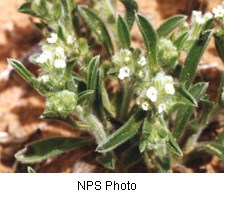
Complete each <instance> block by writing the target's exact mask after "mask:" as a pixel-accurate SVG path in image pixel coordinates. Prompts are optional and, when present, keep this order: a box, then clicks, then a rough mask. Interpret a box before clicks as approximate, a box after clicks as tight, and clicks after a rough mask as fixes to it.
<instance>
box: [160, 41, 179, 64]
mask: <svg viewBox="0 0 225 200" xmlns="http://www.w3.org/2000/svg"><path fill="white" fill-rule="evenodd" d="M158 57H159V65H160V66H161V67H163V68H167V67H174V65H175V64H176V62H177V60H178V51H177V48H176V46H175V45H174V44H173V43H172V42H171V41H170V40H167V39H161V40H160V41H159V51H158Z"/></svg>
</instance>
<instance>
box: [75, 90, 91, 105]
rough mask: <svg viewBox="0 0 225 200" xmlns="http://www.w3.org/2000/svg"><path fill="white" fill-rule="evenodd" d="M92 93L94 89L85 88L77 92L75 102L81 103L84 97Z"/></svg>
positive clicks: (89, 96) (87, 97)
mask: <svg viewBox="0 0 225 200" xmlns="http://www.w3.org/2000/svg"><path fill="white" fill-rule="evenodd" d="M93 94H94V90H85V91H83V92H81V93H79V94H78V99H77V104H79V103H82V102H83V101H85V100H86V99H89V98H91V96H92V95H93Z"/></svg>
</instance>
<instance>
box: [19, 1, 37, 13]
mask: <svg viewBox="0 0 225 200" xmlns="http://www.w3.org/2000/svg"><path fill="white" fill-rule="evenodd" d="M17 10H18V12H21V13H26V14H29V15H33V16H36V14H35V12H34V11H33V10H32V2H29V1H28V2H25V3H23V4H22V5H21V6H20V7H19V8H18V9H17Z"/></svg>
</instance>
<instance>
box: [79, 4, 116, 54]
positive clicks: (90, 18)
mask: <svg viewBox="0 0 225 200" xmlns="http://www.w3.org/2000/svg"><path fill="white" fill-rule="evenodd" d="M79 11H80V14H81V16H82V17H83V19H84V20H85V21H86V23H87V24H88V26H89V27H90V29H91V30H92V31H93V32H94V33H95V35H96V36H97V38H98V40H99V41H100V42H102V44H103V45H104V47H105V49H106V51H107V53H108V54H110V55H111V54H112V53H113V46H112V42H111V39H110V36H109V33H108V31H107V29H106V27H105V25H104V24H103V22H102V21H101V19H100V18H99V17H98V16H97V15H96V14H95V13H94V12H93V11H92V10H90V9H89V8H87V7H84V6H79Z"/></svg>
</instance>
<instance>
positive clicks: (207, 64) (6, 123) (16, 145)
mask: <svg viewBox="0 0 225 200" xmlns="http://www.w3.org/2000/svg"><path fill="white" fill-rule="evenodd" d="M186 1H188V0H180V1H177V0H137V2H138V4H139V11H140V12H141V13H143V14H145V15H147V16H148V17H149V18H150V19H151V20H152V23H153V25H154V26H155V27H157V26H159V25H160V24H161V23H162V22H163V20H164V19H165V18H167V17H170V16H171V15H174V14H178V13H183V14H190V13H188V9H187V4H186V3H185V2H186ZM22 2H24V0H1V1H0V10H1V13H0V77H1V78H0V133H2V135H0V172H12V171H13V170H14V169H15V164H14V166H13V163H14V159H13V155H14V153H15V152H16V151H17V150H18V149H20V148H21V147H22V146H23V145H24V144H25V143H27V142H28V141H32V140H34V139H37V138H44V137H51V136H57V135H64V136H74V135H77V134H79V133H78V131H76V130H75V129H73V128H71V127H69V126H67V125H65V124H63V123H60V122H53V121H46V120H41V119H39V116H40V115H41V114H42V112H43V110H44V98H43V97H41V96H40V95H38V94H37V93H36V92H35V91H34V90H33V89H32V88H31V87H30V86H29V85H28V84H27V83H26V82H25V81H24V80H23V79H21V78H20V77H19V76H18V75H17V74H16V73H15V72H12V73H11V74H10V76H9V77H8V78H7V76H5V74H7V69H8V66H7V61H6V59H7V58H18V59H21V60H22V61H24V62H25V64H26V63H27V64H28V61H27V60H26V59H25V58H26V57H27V54H30V51H31V49H32V47H34V46H35V45H36V44H37V43H38V42H39V40H40V39H41V38H42V35H41V33H40V32H39V31H38V30H37V29H36V28H35V26H34V25H33V24H32V21H33V19H32V18H31V17H29V16H27V15H24V14H20V13H18V12H17V10H16V9H17V7H18V6H19V5H20V4H21V3H22ZM209 2H210V3H209V5H208V7H207V8H206V9H207V10H211V9H212V8H213V7H215V6H216V5H218V4H219V3H220V2H221V1H220V0H213V1H209ZM120 9H121V10H123V9H122V8H121V5H120ZM133 38H134V41H135V40H139V39H140V34H139V33H138V31H137V27H135V28H134V31H133ZM135 44H136V43H135V42H134V45H135ZM201 64H202V65H201V69H200V71H201V74H202V77H201V78H202V79H203V80H205V81H210V82H211V83H210V87H209V94H210V95H211V96H210V98H212V99H215V96H216V90H217V88H218V84H219V83H218V80H219V77H220V76H221V73H222V70H223V64H222V62H221V61H220V59H219V58H218V56H217V53H216V50H215V48H214V45H213V41H212V42H211V43H210V45H209V47H208V49H207V52H206V53H205V54H204V56H203V59H202V61H201ZM28 65H29V69H30V70H33V68H35V66H32V65H30V64H28ZM37 130H38V131H37ZM3 133H4V134H5V135H3ZM86 153H87V150H79V151H77V150H76V152H71V153H68V154H65V155H63V156H61V157H59V158H58V159H57V160H55V161H54V160H53V161H52V160H49V161H47V162H45V164H43V165H41V166H40V168H39V171H40V172H71V171H76V172H86V171H96V170H97V171H99V169H96V166H95V165H94V164H90V163H87V162H86V161H85V160H86V159H87V158H85V159H81V158H82V157H84V156H85V155H86ZM70 155H76V156H70ZM50 161H51V162H50ZM65 161H66V164H64V163H65ZM218 162H219V161H218V159H216V158H213V159H212V162H210V163H209V164H208V165H209V166H206V171H207V172H216V171H217V168H216V167H217V164H218ZM56 163H60V165H56ZM93 163H94V162H93ZM17 168H19V167H17ZM23 170H24V169H23V168H22V169H21V171H23ZM100 170H101V169H100Z"/></svg>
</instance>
